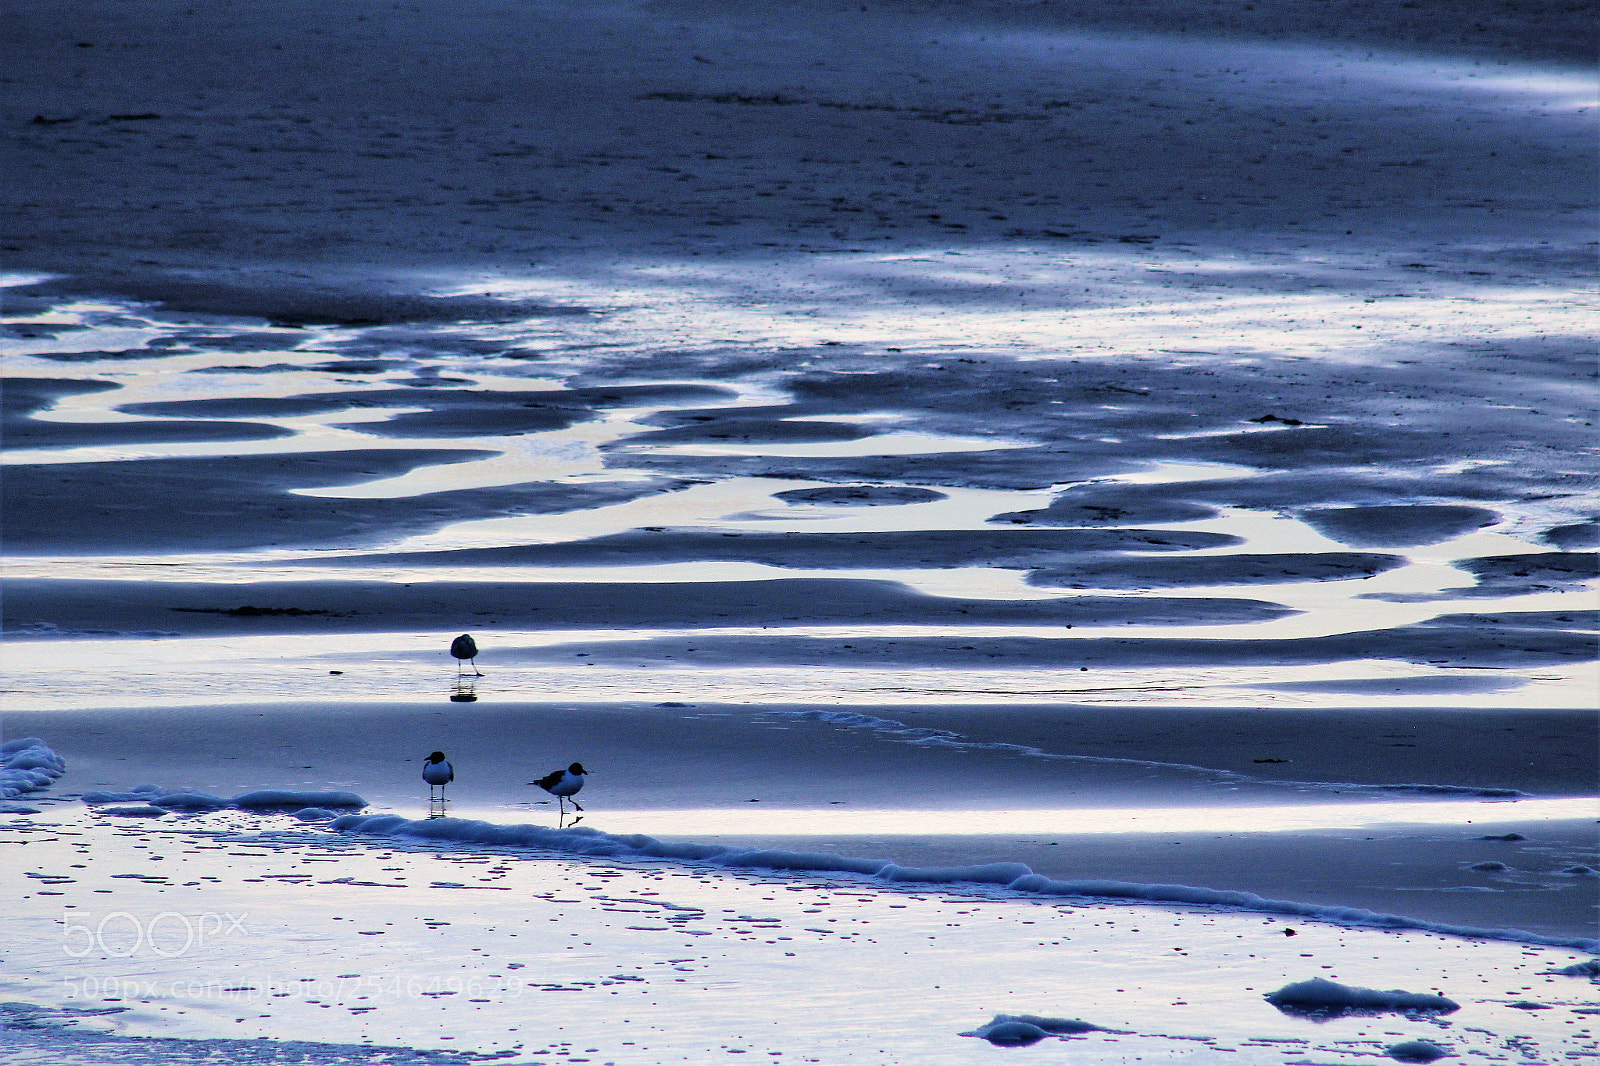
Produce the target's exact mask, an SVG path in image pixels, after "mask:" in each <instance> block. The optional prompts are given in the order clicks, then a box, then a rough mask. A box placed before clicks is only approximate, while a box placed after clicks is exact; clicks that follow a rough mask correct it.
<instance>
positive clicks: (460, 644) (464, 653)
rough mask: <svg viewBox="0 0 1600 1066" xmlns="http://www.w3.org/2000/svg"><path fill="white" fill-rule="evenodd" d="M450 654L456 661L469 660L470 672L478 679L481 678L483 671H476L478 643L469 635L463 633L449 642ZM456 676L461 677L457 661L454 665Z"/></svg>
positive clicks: (459, 665) (459, 664)
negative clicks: (470, 664)
mask: <svg viewBox="0 0 1600 1066" xmlns="http://www.w3.org/2000/svg"><path fill="white" fill-rule="evenodd" d="M450 654H451V655H454V656H455V657H456V659H458V660H462V659H468V660H471V662H472V672H473V673H474V674H477V675H478V676H479V677H482V676H483V671H482V670H479V669H478V642H477V641H475V640H473V639H472V635H471V634H470V633H463V634H461V635H460V636H459V637H457V638H456V639H455V640H452V641H451V642H450ZM456 676H457V677H460V676H461V663H460V662H459V661H458V662H457V663H456Z"/></svg>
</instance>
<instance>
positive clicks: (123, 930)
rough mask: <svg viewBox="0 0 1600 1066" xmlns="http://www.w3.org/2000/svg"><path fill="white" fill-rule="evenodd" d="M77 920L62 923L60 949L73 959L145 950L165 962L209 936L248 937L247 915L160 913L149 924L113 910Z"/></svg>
mask: <svg viewBox="0 0 1600 1066" xmlns="http://www.w3.org/2000/svg"><path fill="white" fill-rule="evenodd" d="M76 917H77V916H76V915H71V914H69V915H65V916H63V918H62V920H61V921H62V925H64V926H65V929H64V930H63V932H62V938H61V950H62V951H64V952H66V953H67V954H68V955H70V956H72V957H73V958H75V959H81V958H83V957H84V956H85V955H88V954H89V953H90V952H92V951H94V950H95V949H96V948H98V949H99V951H100V953H101V954H102V955H109V956H111V957H112V958H114V959H125V958H127V957H129V956H130V955H133V954H135V953H136V952H138V951H139V949H141V948H148V949H149V951H150V953H151V954H152V955H159V956H161V957H162V958H164V959H175V958H178V957H180V956H182V955H187V954H188V953H189V952H190V951H191V950H193V949H195V948H201V947H204V946H205V943H206V939H207V938H208V937H209V938H210V939H211V940H216V939H217V938H219V937H227V936H233V935H234V934H235V933H237V934H240V935H242V936H249V935H250V931H249V930H248V929H246V928H245V927H244V920H245V918H247V917H249V915H246V914H237V915H236V914H217V913H215V912H214V911H206V912H205V913H203V914H179V913H178V912H177V911H162V912H161V913H160V914H157V915H156V916H155V917H153V918H151V919H150V920H149V921H141V920H140V919H139V918H138V917H137V916H136V915H132V914H129V913H128V912H127V911H112V912H111V913H110V914H107V915H106V916H104V917H103V918H101V919H100V921H99V922H97V923H95V924H94V925H85V924H83V923H82V922H79V921H75V920H74V919H75V918H76Z"/></svg>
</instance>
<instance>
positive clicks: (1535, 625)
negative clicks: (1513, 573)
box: [1423, 609, 1600, 633]
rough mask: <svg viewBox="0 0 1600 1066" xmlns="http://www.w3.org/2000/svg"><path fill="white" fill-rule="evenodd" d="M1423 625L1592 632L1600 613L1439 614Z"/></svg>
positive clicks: (1598, 621)
mask: <svg viewBox="0 0 1600 1066" xmlns="http://www.w3.org/2000/svg"><path fill="white" fill-rule="evenodd" d="M1423 624H1424V625H1430V626H1466V627H1469V628H1477V629H1500V628H1506V627H1509V628H1512V629H1569V630H1574V631H1577V632H1590V633H1592V632H1594V631H1595V630H1597V629H1600V611H1591V610H1581V609H1580V610H1574V611H1500V612H1496V613H1495V614H1441V615H1439V616H1438V617H1436V618H1431V619H1429V620H1428V621H1427V622H1424V623H1423Z"/></svg>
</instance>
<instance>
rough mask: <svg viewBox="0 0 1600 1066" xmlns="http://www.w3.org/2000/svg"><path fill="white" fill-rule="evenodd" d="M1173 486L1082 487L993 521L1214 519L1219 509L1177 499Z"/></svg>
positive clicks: (1081, 523) (1086, 523) (1102, 523)
mask: <svg viewBox="0 0 1600 1066" xmlns="http://www.w3.org/2000/svg"><path fill="white" fill-rule="evenodd" d="M1181 491H1182V489H1181V488H1177V487H1175V486H1172V485H1148V486H1128V485H1093V484H1091V485H1082V486H1077V487H1074V488H1072V489H1069V490H1068V491H1066V492H1063V493H1062V494H1060V495H1059V496H1057V497H1056V498H1055V499H1053V500H1051V501H1050V506H1048V507H1043V508H1040V509H1038V510H1034V511H1011V512H1008V513H1006V514H997V515H995V516H994V517H993V518H991V519H989V521H991V522H1010V523H1012V524H1013V525H1038V526H1124V525H1150V524H1153V523H1157V522H1194V521H1199V520H1201V519H1205V518H1211V517H1213V516H1214V515H1216V513H1217V509H1216V508H1215V507H1208V506H1206V505H1204V504H1199V503H1192V502H1190V501H1188V500H1184V499H1174V498H1173V497H1174V494H1175V492H1181Z"/></svg>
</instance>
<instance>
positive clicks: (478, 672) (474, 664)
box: [456, 658, 483, 677]
mask: <svg viewBox="0 0 1600 1066" xmlns="http://www.w3.org/2000/svg"><path fill="white" fill-rule="evenodd" d="M456 665H457V666H459V665H461V664H460V663H457V664H456ZM472 673H473V675H474V676H476V677H482V676H483V671H482V670H479V669H478V660H477V659H476V658H474V659H473V660H472Z"/></svg>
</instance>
